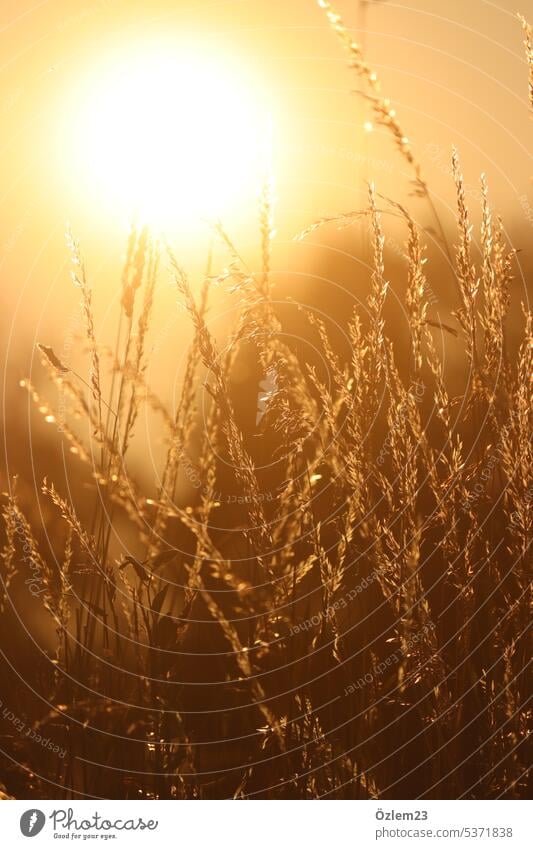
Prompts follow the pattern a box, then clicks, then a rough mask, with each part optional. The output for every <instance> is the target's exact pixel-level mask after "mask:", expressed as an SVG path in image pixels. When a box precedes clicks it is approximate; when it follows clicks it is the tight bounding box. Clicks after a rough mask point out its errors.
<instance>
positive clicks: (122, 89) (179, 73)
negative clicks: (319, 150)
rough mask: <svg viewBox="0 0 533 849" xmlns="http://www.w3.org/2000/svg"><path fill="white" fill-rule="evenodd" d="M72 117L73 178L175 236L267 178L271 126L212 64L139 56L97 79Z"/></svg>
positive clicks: (191, 57) (229, 73) (245, 90)
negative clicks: (178, 228)
mask: <svg viewBox="0 0 533 849" xmlns="http://www.w3.org/2000/svg"><path fill="white" fill-rule="evenodd" d="M78 94H79V92H78ZM76 110H77V112H78V114H77V117H76V119H75V120H74V122H73V125H74V136H75V137H74V138H73V139H72V141H71V143H70V145H69V147H70V150H71V151H72V152H73V153H74V158H75V162H74V163H73V174H75V175H76V179H79V176H80V169H81V172H82V173H83V174H84V175H85V176H86V178H87V182H88V185H89V186H90V188H91V189H92V191H93V193H96V200H97V201H98V202H99V203H101V204H103V205H104V206H105V207H107V208H108V209H109V207H111V209H112V211H113V212H115V213H118V214H120V215H121V216H122V215H124V216H130V215H136V216H138V217H139V218H140V219H142V220H144V221H146V222H148V223H149V224H151V225H152V226H157V227H159V228H162V229H171V228H173V227H174V226H175V225H177V224H179V223H180V222H183V221H184V220H189V221H190V220H191V219H192V218H200V217H207V218H209V217H214V216H218V215H224V214H226V213H227V212H228V209H231V208H232V207H234V206H235V204H236V203H239V202H240V201H242V200H243V198H244V197H246V196H247V195H257V193H258V191H259V187H260V185H261V181H262V179H263V178H264V176H265V173H266V168H267V160H268V156H269V151H268V146H269V117H268V115H267V113H266V111H265V110H264V109H261V108H260V104H259V103H258V98H257V94H255V95H254V97H252V86H251V85H250V86H249V87H248V86H246V85H243V83H242V81H241V79H240V78H239V77H238V76H237V74H236V73H235V72H234V71H233V70H232V69H231V68H230V66H229V65H228V64H227V63H226V65H225V64H224V63H220V64H219V63H217V61H216V58H213V59H211V58H209V57H205V56H199V55H197V54H190V53H189V54H184V53H183V51H180V50H177V49H176V50H173V51H169V50H164V51H160V50H157V49H152V50H151V51H149V52H145V53H141V52H139V51H136V52H135V54H134V55H130V56H128V57H123V58H122V59H121V60H119V61H115V62H114V63H112V64H109V63H108V64H107V65H106V66H105V68H104V69H103V70H100V72H98V73H97V74H95V73H93V74H91V77H90V79H89V80H88V84H87V86H86V88H85V93H84V92H83V90H82V91H81V97H78V101H77V106H76ZM71 126H72V125H71ZM69 135H71V134H70V133H69Z"/></svg>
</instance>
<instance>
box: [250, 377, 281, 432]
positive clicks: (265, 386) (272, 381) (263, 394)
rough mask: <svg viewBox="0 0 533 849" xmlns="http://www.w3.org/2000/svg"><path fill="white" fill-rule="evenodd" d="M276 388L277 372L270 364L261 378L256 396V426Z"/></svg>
mask: <svg viewBox="0 0 533 849" xmlns="http://www.w3.org/2000/svg"><path fill="white" fill-rule="evenodd" d="M276 389H277V374H276V371H275V369H274V368H273V367H272V366H271V367H270V368H269V369H268V370H267V373H266V375H265V377H264V378H263V380H262V381H261V382H260V383H259V390H260V391H259V394H258V396H257V412H256V416H255V424H256V426H257V425H258V424H260V422H261V419H262V418H263V416H264V415H265V413H266V411H267V408H268V405H269V404H270V402H271V401H272V398H273V397H274V395H275V393H276Z"/></svg>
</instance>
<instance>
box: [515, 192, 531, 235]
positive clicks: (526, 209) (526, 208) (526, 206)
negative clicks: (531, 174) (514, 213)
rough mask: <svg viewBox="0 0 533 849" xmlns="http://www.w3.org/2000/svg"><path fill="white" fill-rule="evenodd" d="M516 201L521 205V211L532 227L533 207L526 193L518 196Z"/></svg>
mask: <svg viewBox="0 0 533 849" xmlns="http://www.w3.org/2000/svg"><path fill="white" fill-rule="evenodd" d="M518 203H519V204H520V206H521V207H522V212H523V213H524V216H525V219H526V221H527V223H528V224H529V225H530V227H533V207H532V206H531V204H530V202H529V198H528V196H527V195H521V196H520V197H519V198H518Z"/></svg>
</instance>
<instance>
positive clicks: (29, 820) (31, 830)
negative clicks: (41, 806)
mask: <svg viewBox="0 0 533 849" xmlns="http://www.w3.org/2000/svg"><path fill="white" fill-rule="evenodd" d="M45 822H46V817H45V815H44V814H43V812H42V811H39V810H37V808H31V810H29V811H24V813H23V814H22V816H21V818H20V830H21V832H22V833H23V835H24V837H35V835H36V834H39V832H40V831H42V829H43V826H44V824H45Z"/></svg>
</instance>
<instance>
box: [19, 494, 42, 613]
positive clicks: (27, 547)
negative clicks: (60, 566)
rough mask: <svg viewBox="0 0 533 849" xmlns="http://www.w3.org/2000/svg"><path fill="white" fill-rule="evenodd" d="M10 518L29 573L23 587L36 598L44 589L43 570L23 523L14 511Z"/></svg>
mask: <svg viewBox="0 0 533 849" xmlns="http://www.w3.org/2000/svg"><path fill="white" fill-rule="evenodd" d="M12 517H13V520H14V533H15V534H16V535H17V536H18V537H20V542H21V545H22V562H23V563H24V564H25V565H26V566H28V569H29V572H30V575H29V577H28V578H26V579H25V581H24V585H25V586H27V587H28V590H29V591H30V593H31V595H32V596H34V597H36V598H37V597H38V596H40V595H42V593H43V592H44V591H45V589H46V582H45V578H44V575H43V568H42V565H41V564H40V563H39V562H38V561H37V560H36V559H35V557H34V556H33V551H32V547H31V544H30V542H29V540H28V537H27V534H26V529H25V527H24V523H23V522H22V520H21V518H20V516H19V514H18V513H17V511H16V510H13V511H12Z"/></svg>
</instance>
